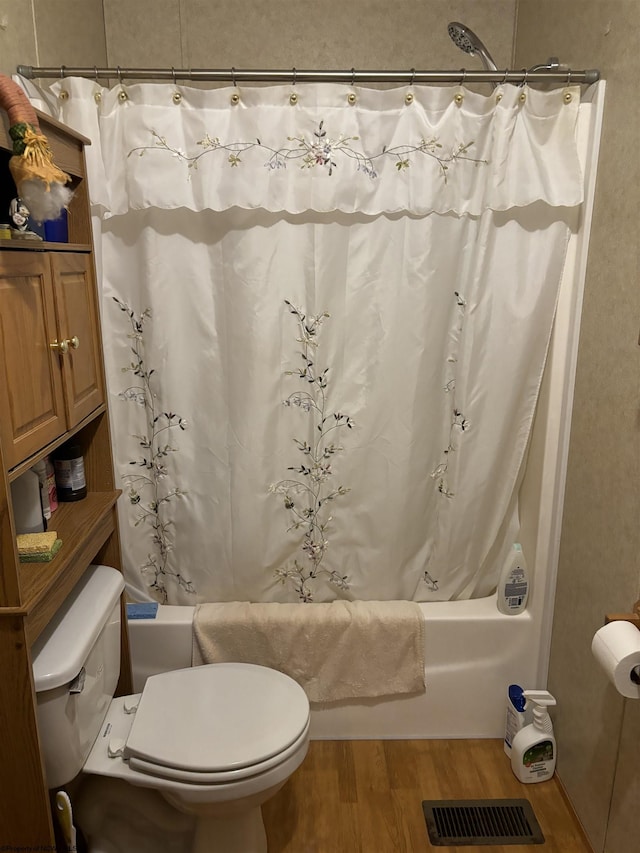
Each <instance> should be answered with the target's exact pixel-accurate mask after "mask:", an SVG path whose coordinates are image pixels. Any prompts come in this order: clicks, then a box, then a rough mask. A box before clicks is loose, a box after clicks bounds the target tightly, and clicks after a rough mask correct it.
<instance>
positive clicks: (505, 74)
mask: <svg viewBox="0 0 640 853" xmlns="http://www.w3.org/2000/svg"><path fill="white" fill-rule="evenodd" d="M508 73H509V69H508V68H505V69H504V77H503V78H502V83H501V84H500V85H501V86H504V84H505V83H506V82H507V75H508Z"/></svg>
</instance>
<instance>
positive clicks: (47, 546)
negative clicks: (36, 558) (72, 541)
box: [16, 530, 58, 554]
mask: <svg viewBox="0 0 640 853" xmlns="http://www.w3.org/2000/svg"><path fill="white" fill-rule="evenodd" d="M57 538H58V534H57V533H56V531H55V530H47V532H46V533H19V534H18V537H17V540H16V541H17V544H18V554H42V553H44V552H45V551H49V550H51V548H52V547H53V545H54V543H55V541H56V539H57Z"/></svg>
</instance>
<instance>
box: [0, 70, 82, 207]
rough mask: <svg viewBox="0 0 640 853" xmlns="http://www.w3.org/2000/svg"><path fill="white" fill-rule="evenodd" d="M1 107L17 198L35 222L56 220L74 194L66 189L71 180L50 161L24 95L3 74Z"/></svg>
mask: <svg viewBox="0 0 640 853" xmlns="http://www.w3.org/2000/svg"><path fill="white" fill-rule="evenodd" d="M0 106H1V107H3V108H4V109H5V110H6V111H7V114H8V116H9V125H10V126H9V136H10V137H11V139H12V140H13V156H12V157H11V160H10V161H9V170H10V171H11V175H12V176H13V180H14V181H15V184H16V188H17V190H18V195H19V196H20V198H21V199H22V201H23V202H24V203H25V205H26V206H27V208H28V209H29V212H30V213H31V216H32V217H33V218H34V219H35V221H36V222H44V221H45V220H51V219H58V217H59V216H60V214H61V213H62V211H63V210H64V208H65V207H67V205H68V204H69V202H70V201H71V196H72V195H73V193H72V191H71V189H70V188H69V187H67V186H66V184H68V183H69V182H70V180H71V178H70V177H69V175H67V173H66V172H63V171H62V170H61V169H59V168H58V167H57V166H56V164H55V163H54V162H53V154H52V152H51V148H50V147H49V143H48V142H47V138H46V136H44V134H43V133H42V131H41V130H40V125H39V124H38V118H37V116H36V113H35V110H34V109H33V107H32V106H31V104H30V103H29V101H28V99H27V96H26V95H25V94H24V92H23V91H22V89H21V88H20V87H19V86H18V85H17V84H16V83H14V82H13V80H11V79H10V78H9V77H6V76H4V75H2V74H0Z"/></svg>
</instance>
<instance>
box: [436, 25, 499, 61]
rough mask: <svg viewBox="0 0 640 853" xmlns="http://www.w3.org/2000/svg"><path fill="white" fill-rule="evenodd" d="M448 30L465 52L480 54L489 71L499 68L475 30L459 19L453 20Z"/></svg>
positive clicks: (473, 54)
mask: <svg viewBox="0 0 640 853" xmlns="http://www.w3.org/2000/svg"><path fill="white" fill-rule="evenodd" d="M447 30H448V32H449V37H450V38H451V40H452V41H453V43H454V44H455V45H457V46H458V47H459V48H460V50H464V52H465V53H468V54H469V55H470V56H479V57H480V59H481V60H482V64H483V65H484V67H485V69H486V70H487V71H497V70H498V67H497V65H496V64H495V62H494V61H493V59H492V58H491V54H490V53H489V51H488V50H487V48H486V47H485V46H484V45H483V44H482V42H481V41H480V39H479V38H478V36H477V35H476V34H475V33H474V32H473V30H470V29H469V28H468V27H465V25H464V24H461V23H459V22H458V21H452V22H451V23H450V24H449V26H448V27H447Z"/></svg>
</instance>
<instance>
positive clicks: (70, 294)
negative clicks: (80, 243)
mask: <svg viewBox="0 0 640 853" xmlns="http://www.w3.org/2000/svg"><path fill="white" fill-rule="evenodd" d="M51 267H52V272H53V289H54V294H55V303H56V312H57V316H58V333H59V335H60V339H61V340H65V341H67V344H68V346H69V349H68V350H67V352H66V353H65V354H64V355H63V356H62V357H61V364H62V371H63V376H64V398H65V407H66V414H67V425H68V428H69V429H72V428H73V427H74V426H75V425H76V424H77V423H79V422H80V421H81V420H82V419H83V418H84V417H86V416H87V415H89V414H91V412H93V410H94V409H95V408H96V407H97V406H99V405H100V403H102V402H103V400H104V390H103V386H102V372H101V368H100V364H101V353H100V346H99V340H100V339H99V331H98V321H97V317H98V315H97V308H96V304H95V288H94V281H93V267H92V260H91V256H90V255H88V254H80V253H78V254H71V253H70V252H63V253H57V252H56V253H52V254H51Z"/></svg>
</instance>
